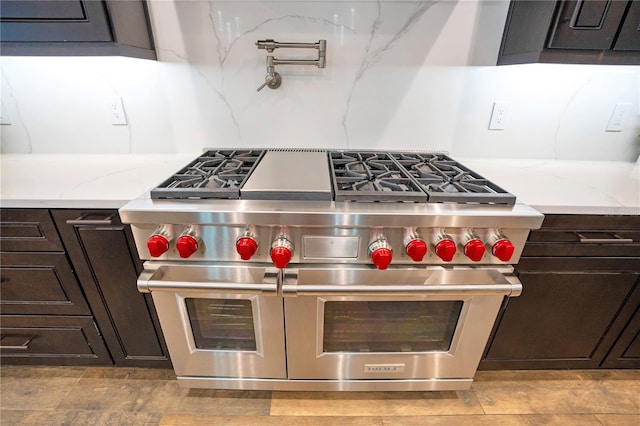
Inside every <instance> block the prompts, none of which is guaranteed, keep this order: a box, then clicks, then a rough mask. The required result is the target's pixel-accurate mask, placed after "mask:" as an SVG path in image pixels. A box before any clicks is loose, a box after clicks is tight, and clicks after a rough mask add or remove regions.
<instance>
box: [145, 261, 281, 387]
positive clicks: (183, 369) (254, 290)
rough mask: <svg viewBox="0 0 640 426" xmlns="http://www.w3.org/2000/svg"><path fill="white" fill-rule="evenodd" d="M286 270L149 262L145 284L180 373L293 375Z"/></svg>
mask: <svg viewBox="0 0 640 426" xmlns="http://www.w3.org/2000/svg"><path fill="white" fill-rule="evenodd" d="M278 273H279V272H278V270H277V269H275V268H260V267H247V266H245V265H239V266H215V265H210V264H196V265H191V264H189V265H184V264H171V263H156V262H147V263H146V264H145V270H144V272H143V273H142V274H141V275H140V278H139V279H138V289H139V290H140V291H142V292H151V295H152V297H153V302H154V304H155V306H156V310H157V312H158V318H159V319H160V325H161V326H162V331H163V333H164V337H165V340H166V342H167V347H168V348H169V354H170V355H171V361H172V362H173V367H174V369H175V372H176V374H177V375H178V376H199V377H203V376H204V377H251V378H284V377H286V360H285V349H284V331H283V328H282V324H283V322H284V317H283V308H282V298H281V297H278V294H277V290H278ZM132 325H133V324H132Z"/></svg>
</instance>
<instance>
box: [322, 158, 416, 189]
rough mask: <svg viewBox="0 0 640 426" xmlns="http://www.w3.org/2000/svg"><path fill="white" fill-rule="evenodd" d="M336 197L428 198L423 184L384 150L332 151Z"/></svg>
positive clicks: (331, 160)
mask: <svg viewBox="0 0 640 426" xmlns="http://www.w3.org/2000/svg"><path fill="white" fill-rule="evenodd" d="M329 161H330V165H331V170H332V173H333V177H334V179H333V186H334V194H335V201H395V202H397V201H412V202H426V201H427V197H426V195H425V194H424V193H423V192H422V191H421V190H420V187H419V185H417V184H416V182H415V181H414V180H413V179H411V177H410V176H409V175H408V174H407V173H406V171H404V170H402V168H401V167H399V166H398V164H397V163H396V162H395V161H393V159H392V158H391V157H390V156H389V155H388V154H387V153H383V152H362V151H357V152H355V151H346V152H330V153H329Z"/></svg>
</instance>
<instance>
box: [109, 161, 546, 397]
mask: <svg viewBox="0 0 640 426" xmlns="http://www.w3.org/2000/svg"><path fill="white" fill-rule="evenodd" d="M515 201H516V200H515V197H514V196H513V195H511V194H509V193H508V192H507V191H505V190H503V189H502V188H500V187H499V186H497V185H495V184H494V183H492V182H490V181H488V180H486V179H484V178H482V177H481V176H480V175H478V174H477V173H474V172H473V171H471V170H469V169H467V168H466V167H464V166H463V165H461V164H460V163H458V162H457V161H455V160H453V159H452V158H450V157H448V156H447V155H444V154H440V153H426V152H383V151H338V150H336V151H325V150H286V149H283V150H277V149H267V150H248V149H247V150H209V151H207V152H206V153H204V154H203V155H202V156H201V157H199V158H197V159H195V160H194V161H192V162H191V163H190V164H189V165H187V166H186V167H184V168H183V169H182V170H180V171H179V172H178V173H176V174H175V175H173V176H171V177H170V178H169V179H167V180H166V181H165V182H163V183H162V184H161V185H159V186H158V187H157V188H155V189H153V190H152V191H151V193H150V197H148V196H147V197H145V198H140V199H137V200H134V201H132V202H130V203H128V204H127V205H126V206H124V207H123V208H122V209H121V210H120V215H121V217H122V220H123V221H124V222H125V223H130V224H131V226H132V229H133V233H134V236H135V240H136V245H137V248H138V253H139V255H140V257H141V258H142V259H144V260H146V261H147V262H146V263H145V270H144V272H143V273H142V274H141V276H140V278H139V280H138V289H139V290H140V291H142V292H151V294H152V296H153V300H154V303H155V305H156V309H157V311H158V316H159V318H160V323H161V325H162V330H163V333H164V336H165V339H166V341H167V345H168V347H169V351H170V354H171V358H172V361H173V365H174V368H175V372H176V375H177V376H178V379H179V381H180V383H181V384H182V385H184V386H187V387H208V388H226V389H281V390H456V389H467V388H469V386H470V385H471V382H472V379H473V376H474V374H475V371H476V368H477V366H478V363H479V361H480V358H481V355H482V352H483V349H484V347H485V345H486V343H487V339H488V337H489V334H490V332H491V329H492V326H493V324H494V321H495V319H496V316H497V314H498V311H499V309H500V306H501V304H502V303H503V302H504V301H505V300H507V299H508V298H509V297H513V296H517V295H519V294H520V291H521V289H522V286H521V284H520V282H519V281H518V279H517V278H516V277H515V276H514V275H513V273H512V271H513V268H512V266H511V265H513V264H515V263H517V261H518V259H519V257H520V253H521V251H522V248H523V246H524V243H525V241H526V239H527V236H528V233H529V231H530V230H531V229H535V228H538V227H539V226H540V225H541V223H542V219H543V216H542V215H541V214H540V213H538V212H537V211H535V210H534V209H532V208H530V207H528V206H526V205H523V204H518V203H516V202H515Z"/></svg>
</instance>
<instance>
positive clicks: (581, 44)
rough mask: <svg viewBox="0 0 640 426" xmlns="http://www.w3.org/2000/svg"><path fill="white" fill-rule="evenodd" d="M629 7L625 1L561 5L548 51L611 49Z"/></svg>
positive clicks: (581, 1)
mask: <svg viewBox="0 0 640 426" xmlns="http://www.w3.org/2000/svg"><path fill="white" fill-rule="evenodd" d="M628 3H629V2H628V1H627V0H577V1H565V2H563V3H562V4H561V5H560V7H559V12H558V18H557V20H556V26H555V29H553V30H552V32H551V35H550V40H549V46H548V47H550V48H558V49H598V50H604V49H611V48H612V47H613V43H614V40H615V37H616V33H617V31H618V28H619V27H620V22H621V21H622V18H623V16H624V14H625V12H626V9H627V5H628Z"/></svg>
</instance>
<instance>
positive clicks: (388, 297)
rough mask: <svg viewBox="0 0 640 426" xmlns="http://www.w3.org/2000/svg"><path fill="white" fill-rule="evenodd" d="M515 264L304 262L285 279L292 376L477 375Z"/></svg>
mask: <svg viewBox="0 0 640 426" xmlns="http://www.w3.org/2000/svg"><path fill="white" fill-rule="evenodd" d="M521 289H522V285H521V284H520V282H519V281H518V280H517V278H516V277H515V276H514V275H513V274H511V273H510V271H509V270H504V271H501V270H498V269H447V270H445V269H392V268H390V269H387V270H384V271H378V270H372V269H364V268H362V269H359V268H349V267H345V268H340V267H330V268H329V267H327V268H326V269H325V268H314V267H309V268H300V269H298V270H297V271H295V272H294V273H293V275H291V276H288V277H287V278H286V279H285V282H284V284H283V287H282V290H283V295H284V296H285V317H286V337H287V354H288V355H287V366H288V372H289V378H290V379H333V380H336V379H337V380H343V379H344V380H347V379H445V378H449V379H451V378H472V377H473V375H474V374H475V371H476V369H477V366H478V363H479V362H480V358H481V356H482V352H483V350H484V347H485V346H486V343H487V340H488V338H489V334H490V332H491V329H492V327H493V324H494V322H495V320H496V317H497V314H498V311H499V309H500V306H501V304H502V301H503V300H504V298H505V296H517V295H518V294H520V291H521Z"/></svg>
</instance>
